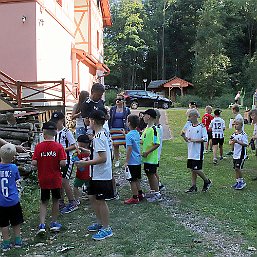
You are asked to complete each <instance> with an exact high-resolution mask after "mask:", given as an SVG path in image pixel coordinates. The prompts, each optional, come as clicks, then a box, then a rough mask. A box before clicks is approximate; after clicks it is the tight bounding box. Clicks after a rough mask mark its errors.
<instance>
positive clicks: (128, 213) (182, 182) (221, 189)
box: [6, 109, 257, 256]
mask: <svg viewBox="0 0 257 257" xmlns="http://www.w3.org/2000/svg"><path fill="white" fill-rule="evenodd" d="M167 114H168V121H169V124H170V128H171V131H172V134H173V136H174V139H173V140H172V141H165V142H164V144H163V151H162V159H161V166H160V176H161V178H162V182H163V183H164V184H165V186H166V193H165V200H164V201H163V202H162V203H154V204H149V203H147V202H143V203H141V204H139V205H134V206H125V205H124V204H123V200H124V199H126V198H127V197H129V196H130V195H131V193H130V190H129V185H128V184H127V183H125V185H124V186H122V187H121V188H120V200H116V201H110V202H108V205H109V208H110V215H111V217H110V220H111V225H112V228H113V231H114V236H113V237H111V238H108V239H106V240H104V241H101V242H95V241H93V240H92V239H91V234H89V233H88V232H87V231H86V227H87V225H89V224H91V222H92V221H94V215H93V213H92V210H91V209H90V206H89V204H88V201H86V200H83V201H82V206H81V207H80V208H79V210H77V211H75V212H73V213H70V214H67V215H64V216H60V222H61V223H62V224H63V225H64V227H63V230H62V232H60V233H59V234H58V236H57V237H54V238H53V237H52V236H51V235H50V234H47V236H46V237H45V238H37V237H35V233H36V228H37V225H38V206H39V190H38V189H35V188H34V189H33V187H31V186H30V187H27V188H26V189H25V194H24V196H23V199H22V206H23V209H24V213H25V219H26V223H25V224H24V225H23V227H22V233H23V238H24V241H25V243H26V245H25V246H24V247H23V248H22V249H19V250H17V249H15V250H14V249H13V250H11V251H10V252H8V253H7V254H6V256H33V255H36V254H43V255H44V256H216V255H219V254H221V253H220V250H219V249H218V248H217V243H215V242H212V240H211V238H210V240H209V239H208V233H207V236H206V235H204V234H203V233H201V231H200V232H197V231H196V230H194V229H191V228H190V225H195V224H193V222H194V221H193V220H194V218H197V219H198V222H199V224H203V225H204V226H205V227H206V230H208V229H209V230H210V232H209V235H212V229H213V228H214V227H215V228H217V229H218V231H219V232H220V234H221V235H225V238H227V239H228V238H229V239H231V240H235V239H238V238H240V240H241V241H240V242H242V249H243V250H246V249H247V248H248V246H253V247H255V248H257V238H256V230H257V225H256V224H257V222H256V220H257V218H256V210H257V206H256V205H257V204H256V197H257V194H256V192H257V182H254V181H251V178H252V177H253V176H254V175H255V174H256V173H257V171H256V170H257V167H256V166H257V165H256V157H255V156H254V153H252V152H250V150H249V159H248V160H247V162H246V164H245V178H246V182H247V188H245V189H244V190H243V191H240V192H238V191H235V190H233V189H231V187H230V186H231V185H232V184H233V182H234V172H233V169H232V159H231V158H228V159H226V160H223V161H222V162H220V163H219V164H218V165H217V166H213V164H212V154H211V153H208V154H206V155H205V160H204V171H205V173H206V174H207V175H208V176H209V177H210V178H211V180H212V181H213V187H212V188H211V190H210V191H209V192H207V193H201V192H199V193H197V194H193V195H187V194H185V193H184V190H185V189H186V188H188V186H189V185H190V173H189V172H188V171H187V169H186V161H187V146H186V143H185V142H184V141H183V140H182V138H181V137H180V136H179V134H180V130H181V128H182V127H183V125H184V123H185V120H186V117H185V110H183V109H181V110H176V109H171V110H169V111H167ZM202 114H203V111H202V110H201V115H202ZM222 114H223V118H224V119H225V121H226V124H227V125H228V120H229V118H230V116H231V113H230V111H228V110H225V111H224V112H223V113H222ZM245 130H246V132H247V134H248V135H251V134H252V130H253V127H252V126H250V125H246V126H245ZM230 134H232V130H229V129H228V130H227V131H226V133H225V138H226V139H227V138H229V136H230ZM227 142H228V140H227V141H226V143H225V149H224V150H225V152H226V151H228V150H229V146H228V144H227ZM144 180H145V178H144ZM201 186H202V181H201V180H198V187H199V188H201ZM144 188H145V190H147V189H148V188H147V186H146V184H145V182H144ZM192 217H193V219H192ZM206 220H207V222H206ZM208 222H209V223H208ZM191 223H192V224H191ZM184 224H188V226H185V225H184ZM221 238H222V237H221ZM221 241H222V240H221ZM220 243H222V242H220ZM224 243H226V242H224ZM235 244H236V241H235ZM64 247H74V248H72V249H67V251H63V252H58V251H61V250H62V249H63V248H64ZM255 253H256V252H255Z"/></svg>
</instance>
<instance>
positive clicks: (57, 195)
mask: <svg viewBox="0 0 257 257" xmlns="http://www.w3.org/2000/svg"><path fill="white" fill-rule="evenodd" d="M50 192H51V194H52V198H53V199H61V189H60V188H55V189H41V201H42V202H46V201H48V200H49V199H50Z"/></svg>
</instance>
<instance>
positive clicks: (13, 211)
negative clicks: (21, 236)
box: [0, 203, 24, 227]
mask: <svg viewBox="0 0 257 257" xmlns="http://www.w3.org/2000/svg"><path fill="white" fill-rule="evenodd" d="M0 213H1V215H0V227H7V226H9V225H10V224H11V226H17V225H19V224H21V223H23V221H24V220H23V214H22V209H21V205H20V203H17V204H16V205H14V206H9V207H0Z"/></svg>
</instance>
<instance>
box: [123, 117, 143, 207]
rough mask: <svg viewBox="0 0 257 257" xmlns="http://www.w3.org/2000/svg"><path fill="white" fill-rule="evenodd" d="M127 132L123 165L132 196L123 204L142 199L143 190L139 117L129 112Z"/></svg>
mask: <svg viewBox="0 0 257 257" xmlns="http://www.w3.org/2000/svg"><path fill="white" fill-rule="evenodd" d="M127 124H128V128H129V133H128V134H126V151H127V154H126V162H125V167H128V168H129V171H130V174H131V178H130V179H129V182H130V187H131V191H132V198H129V199H127V200H125V201H124V203H125V204H137V203H139V201H140V200H143V198H144V196H143V192H142V189H141V186H140V179H141V155H140V134H139V132H138V131H137V130H136V128H137V126H138V124H139V117H138V116H137V115H134V114H130V115H129V116H128V118H127Z"/></svg>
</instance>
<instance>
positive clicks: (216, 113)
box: [214, 109, 222, 115]
mask: <svg viewBox="0 0 257 257" xmlns="http://www.w3.org/2000/svg"><path fill="white" fill-rule="evenodd" d="M221 112H222V110H220V109H216V110H215V111H214V115H220V114H221Z"/></svg>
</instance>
